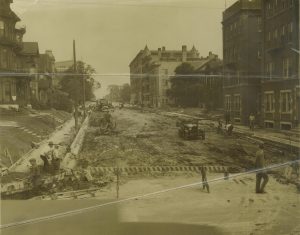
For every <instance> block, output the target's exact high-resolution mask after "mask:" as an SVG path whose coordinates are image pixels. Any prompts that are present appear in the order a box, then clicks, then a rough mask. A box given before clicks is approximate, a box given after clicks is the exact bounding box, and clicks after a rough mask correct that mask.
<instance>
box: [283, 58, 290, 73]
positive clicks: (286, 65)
mask: <svg viewBox="0 0 300 235" xmlns="http://www.w3.org/2000/svg"><path fill="white" fill-rule="evenodd" d="M282 75H283V77H289V75H290V61H289V58H284V59H283V60H282Z"/></svg>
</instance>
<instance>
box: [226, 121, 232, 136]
mask: <svg viewBox="0 0 300 235" xmlns="http://www.w3.org/2000/svg"><path fill="white" fill-rule="evenodd" d="M225 129H226V133H227V135H228V136H231V135H232V132H233V125H232V124H231V123H229V124H227V125H225Z"/></svg>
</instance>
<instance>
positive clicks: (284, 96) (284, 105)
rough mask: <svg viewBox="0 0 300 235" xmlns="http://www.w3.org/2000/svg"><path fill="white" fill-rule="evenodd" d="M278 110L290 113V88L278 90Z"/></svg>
mask: <svg viewBox="0 0 300 235" xmlns="http://www.w3.org/2000/svg"><path fill="white" fill-rule="evenodd" d="M280 111H281V112H282V113H290V112H291V111H292V95H291V91H290V90H286V91H280Z"/></svg>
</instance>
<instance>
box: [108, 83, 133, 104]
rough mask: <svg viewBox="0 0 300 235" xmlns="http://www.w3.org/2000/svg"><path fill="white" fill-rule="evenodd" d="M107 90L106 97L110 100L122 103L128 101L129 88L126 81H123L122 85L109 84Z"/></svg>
mask: <svg viewBox="0 0 300 235" xmlns="http://www.w3.org/2000/svg"><path fill="white" fill-rule="evenodd" d="M108 91H109V94H108V95H107V96H106V98H107V99H109V100H110V101H115V102H123V103H128V102H130V93H131V88H130V85H129V84H128V83H125V84H123V85H122V86H119V85H109V86H108Z"/></svg>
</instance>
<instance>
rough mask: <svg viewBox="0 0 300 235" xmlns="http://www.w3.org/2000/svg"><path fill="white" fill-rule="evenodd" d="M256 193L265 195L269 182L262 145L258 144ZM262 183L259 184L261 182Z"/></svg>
mask: <svg viewBox="0 0 300 235" xmlns="http://www.w3.org/2000/svg"><path fill="white" fill-rule="evenodd" d="M255 167H256V170H257V172H256V193H265V187H266V185H267V183H268V181H269V177H268V174H267V171H266V169H265V167H266V163H265V151H264V143H261V144H259V150H258V151H257V152H256V160H255ZM262 179H263V182H262V183H261V180H262Z"/></svg>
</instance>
